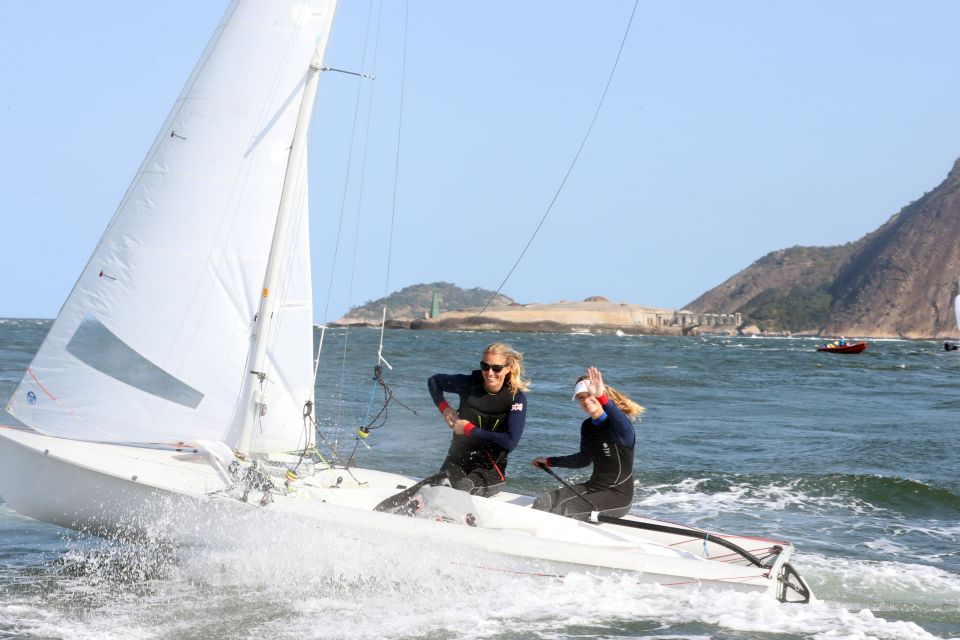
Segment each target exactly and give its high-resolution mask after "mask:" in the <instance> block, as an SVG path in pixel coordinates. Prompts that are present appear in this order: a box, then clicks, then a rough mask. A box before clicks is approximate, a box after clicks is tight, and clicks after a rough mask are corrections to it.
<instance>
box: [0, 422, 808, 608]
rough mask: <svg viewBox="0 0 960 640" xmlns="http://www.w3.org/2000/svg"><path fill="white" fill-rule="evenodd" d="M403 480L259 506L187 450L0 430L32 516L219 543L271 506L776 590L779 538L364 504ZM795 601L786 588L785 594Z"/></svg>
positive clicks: (579, 562) (317, 478) (601, 566)
mask: <svg viewBox="0 0 960 640" xmlns="http://www.w3.org/2000/svg"><path fill="white" fill-rule="evenodd" d="M413 482H414V480H413V479H411V478H407V477H404V476H399V475H396V474H390V473H384V472H381V471H374V470H369V469H349V470H344V469H342V468H330V467H325V468H321V469H315V470H313V471H312V473H311V474H310V475H309V476H307V477H304V478H302V479H301V480H298V481H297V482H296V483H295V484H294V487H293V490H292V491H291V492H270V497H271V500H270V502H269V504H266V505H265V506H260V499H261V497H262V496H263V494H262V493H259V492H253V493H251V494H250V495H249V497H248V501H247V502H243V501H241V500H240V499H238V498H237V497H236V494H235V492H233V493H231V492H228V491H227V489H228V488H229V483H228V479H227V478H225V477H224V474H223V473H222V471H218V470H217V469H215V468H214V466H212V465H211V464H210V463H209V462H208V460H207V458H206V457H205V456H203V455H200V454H196V453H194V452H192V451H175V450H160V449H150V448H138V447H129V446H123V445H112V444H99V443H89V442H78V441H73V440H66V439H61V438H54V437H49V436H43V435H39V434H36V433H32V432H28V431H22V430H17V429H11V428H0V495H2V496H3V497H4V499H5V500H6V502H7V503H8V504H9V505H10V506H11V507H12V508H14V509H15V510H17V511H18V512H20V513H22V514H24V515H27V516H30V517H33V518H36V519H38V520H42V521H44V522H49V523H52V524H55V525H59V526H62V527H67V528H70V529H76V530H80V531H89V532H92V533H95V534H98V535H102V536H105V537H114V538H123V539H131V540H146V541H150V542H153V543H171V544H188V545H195V544H211V543H214V542H216V543H227V544H229V542H227V541H228V540H229V536H230V532H231V531H235V530H236V528H237V527H238V526H243V522H244V519H245V518H261V517H263V514H267V513H270V514H275V517H276V518H277V520H278V523H279V521H283V520H287V519H291V520H293V521H296V522H298V523H300V524H303V523H306V524H308V525H309V526H339V527H348V528H352V529H354V530H355V531H357V532H359V534H358V535H359V536H361V537H362V535H363V532H365V531H366V532H369V533H370V535H375V532H379V533H383V534H389V535H391V536H407V537H409V539H411V540H415V541H419V542H421V543H423V542H425V543H427V544H429V545H444V546H447V545H450V546H454V547H456V548H457V549H460V550H471V551H472V552H475V553H477V554H479V555H478V558H480V557H482V558H485V559H484V560H477V561H476V562H478V563H480V565H481V566H488V567H490V568H496V569H498V570H513V571H518V572H533V573H538V574H548V575H564V574H566V573H568V572H570V571H590V572H600V573H606V572H631V573H635V574H636V575H637V577H638V579H639V580H642V581H653V582H658V583H661V584H665V585H671V586H680V585H684V586H687V585H722V586H724V587H727V588H733V589H738V590H749V591H762V592H765V593H768V594H770V595H772V596H774V597H780V595H781V590H782V589H781V582H780V581H779V580H778V579H777V578H778V576H780V575H781V573H782V572H783V569H784V566H785V564H786V561H787V559H788V558H789V556H790V555H791V553H792V551H793V549H792V547H791V546H790V545H789V543H774V542H773V541H770V540H760V539H757V538H738V537H734V536H723V537H724V538H725V539H726V540H729V541H731V542H734V543H736V544H738V545H741V546H743V547H745V548H747V549H748V550H749V551H751V552H754V553H757V554H758V555H759V554H761V553H762V552H761V551H760V550H761V549H769V548H771V547H772V545H773V544H777V545H780V547H781V548H782V551H781V552H780V553H779V555H778V556H777V557H776V558H775V560H772V561H771V562H769V563H768V564H769V566H767V567H758V566H755V565H753V564H751V563H749V562H747V561H745V560H744V558H742V557H740V556H737V555H736V554H734V553H731V552H730V551H729V550H728V549H725V548H724V547H722V546H719V545H716V544H713V543H711V544H706V545H705V543H704V540H703V538H702V537H701V536H697V537H694V536H691V535H683V536H678V535H676V534H675V533H665V532H656V531H647V530H638V529H634V528H629V527H626V526H619V525H615V524H599V525H597V524H590V523H585V522H579V521H575V520H571V519H569V518H563V517H560V516H556V515H553V514H548V513H544V512H540V511H535V510H532V509H530V508H529V506H528V505H529V503H530V499H529V498H528V497H525V496H518V495H516V494H509V493H501V494H498V495H497V496H496V497H494V498H491V499H485V498H477V497H470V496H467V495H466V494H461V493H460V492H452V490H449V491H451V492H452V494H455V495H454V497H455V498H456V499H457V500H461V501H462V500H467V501H468V502H467V504H468V505H469V507H470V511H471V512H472V513H474V514H475V515H476V519H477V523H478V526H466V525H463V524H459V525H458V524H456V523H451V522H438V521H436V520H435V519H424V518H415V517H404V516H397V515H393V514H389V513H382V512H377V511H374V510H373V509H374V507H375V506H376V505H377V504H378V503H380V502H381V501H382V500H384V499H385V498H387V497H389V496H391V495H393V494H395V493H396V492H397V490H398V488H403V487H407V486H410V485H411V484H413ZM275 484H277V485H281V484H282V480H278V481H275ZM457 496H459V497H457ZM631 519H632V520H633V521H634V522H648V523H653V524H660V525H668V524H669V523H658V522H657V521H652V520H645V519H641V518H636V517H633V516H631ZM219 533H223V534H224V535H223V537H222V538H221V537H220V535H219ZM718 537H719V536H718ZM704 552H706V557H705V556H704ZM796 580H799V578H798V577H797V579H796ZM801 584H802V581H801ZM803 586H804V587H805V585H803ZM801 599H802V598H801V597H800V596H797V594H795V593H794V594H792V597H791V598H790V600H791V601H797V600H801Z"/></svg>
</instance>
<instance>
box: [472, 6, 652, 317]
mask: <svg viewBox="0 0 960 640" xmlns="http://www.w3.org/2000/svg"><path fill="white" fill-rule="evenodd" d="M639 2H640V0H634V3H633V10H632V11H631V12H630V20H628V21H627V28H626V29H624V31H623V39H621V40H620V48H619V49H618V50H617V57H616V59H615V60H614V61H613V67H612V68H611V69H610V75H609V76H608V77H607V84H606V86H604V88H603V94H601V96H600V102H599V103H598V104H597V108H596V110H595V111H594V112H593V118H592V119H591V120H590V126H588V127H587V131H586V133H584V134H583V140H581V141H580V146H579V148H577V152H576V154H574V156H573V160H572V161H571V162H570V166H569V167H568V168H567V172H566V173H565V174H564V176H563V179H562V180H561V181H560V186H559V187H557V190H556V192H555V193H554V194H553V198H552V199H551V200H550V204H549V205H547V210H546V211H544V212H543V217H542V218H540V223H539V224H538V225H537V228H536V229H534V230H533V234H532V235H531V236H530V239H529V240H528V241H527V244H526V246H525V247H524V248H523V251H521V252H520V256H519V257H517V261H516V262H514V263H513V266H512V267H510V272H509V273H507V276H506V277H505V278H504V279H503V282H501V283H500V286H499V287H497V290H496V291H495V292H494V294H493V295H492V296H490V299H489V300H487V302H486V304H484V305H483V308H482V309H480V311H478V312H477V315H475V316H474V318H479V317H480V316H481V315H482V314H483V312H484V311H486V310H487V307H489V306H490V304H491V303H492V302H493V301H494V300H495V299H496V297H497V296H498V295H500V292H501V291H502V290H503V287H504V286H505V285H506V284H507V280H509V279H510V276H512V275H513V272H514V271H516V269H517V267H518V266H519V265H520V261H521V260H523V256H524V255H526V253H527V250H528V249H529V248H530V245H532V244H533V240H534V238H536V237H537V233H539V232H540V227H542V226H543V223H544V222H546V220H547V216H548V215H550V211H552V210H553V205H554V204H556V202H557V198H559V197H560V192H562V191H563V187H564V185H566V184H567V178H569V177H570V174H571V173H573V168H574V167H575V166H576V164H577V160H579V159H580V154H581V153H582V152H583V148H584V147H585V146H586V144H587V139H588V138H589V137H590V132H591V131H593V125H595V124H596V123H597V118H598V117H599V116H600V110H601V109H602V108H603V103H604V101H605V100H606V98H607V92H608V91H609V90H610V85H611V84H612V83H613V76H614V74H615V73H616V72H617V66H618V65H619V64H620V56H621V55H622V54H623V47H624V46H625V45H626V44H627V36H629V35H630V27H631V26H632V25H633V17H634V16H635V15H636V13H637V5H638V4H639Z"/></svg>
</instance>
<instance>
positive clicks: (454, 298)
mask: <svg viewBox="0 0 960 640" xmlns="http://www.w3.org/2000/svg"><path fill="white" fill-rule="evenodd" d="M434 292H436V293H437V294H438V295H439V296H440V309H441V311H459V310H461V309H469V308H474V307H482V306H484V305H485V304H487V303H488V302H490V300H491V298H493V301H492V302H490V306H491V307H497V306H506V305H510V304H514V302H513V300H511V299H510V298H508V297H507V296H505V295H501V294H497V295H496V296H495V297H494V292H493V291H488V290H487V289H481V288H479V287H474V288H473V289H461V288H460V287H458V286H456V285H454V284H451V283H449V282H433V283H430V284H415V285H411V286H409V287H405V288H403V289H401V290H400V291H395V292H393V293H391V294H390V295H389V296H387V297H385V298H380V299H378V300H373V301H371V302H367V303H366V304H364V305H362V306H359V307H354V308H353V309H351V310H350V311H349V312H348V313H347V314H346V315H345V316H343V317H342V318H340V319H339V320H337V321H336V322H334V323H333V324H335V325H354V324H361V325H379V324H380V319H381V318H382V316H383V306H384V304H386V305H387V323H388V324H392V325H394V326H397V325H400V326H405V325H409V324H410V322H412V321H413V320H422V319H423V318H425V317H427V316H428V315H429V313H430V305H431V303H432V301H433V294H434Z"/></svg>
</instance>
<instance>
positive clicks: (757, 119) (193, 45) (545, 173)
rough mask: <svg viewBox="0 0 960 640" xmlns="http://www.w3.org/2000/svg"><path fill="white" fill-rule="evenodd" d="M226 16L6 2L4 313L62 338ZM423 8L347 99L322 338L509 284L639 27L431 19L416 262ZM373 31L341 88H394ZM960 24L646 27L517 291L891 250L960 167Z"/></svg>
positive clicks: (681, 282) (612, 7) (661, 300)
mask: <svg viewBox="0 0 960 640" xmlns="http://www.w3.org/2000/svg"><path fill="white" fill-rule="evenodd" d="M225 4H226V3H225V2H219V1H217V2H213V1H211V0H190V1H186V0H168V1H167V2H163V3H129V2H120V1H113V0H104V1H102V2H91V3H73V2H47V3H27V2H13V1H12V0H8V1H6V2H2V3H0V69H2V71H0V74H2V75H0V77H2V82H0V141H2V145H0V216H2V218H0V219H2V221H3V235H4V238H5V242H4V243H3V251H2V252H0V272H2V274H3V276H2V280H0V282H2V283H3V284H2V288H0V294H2V296H0V316H13V317H54V316H55V315H56V313H57V311H58V309H59V306H60V304H61V303H62V302H63V300H64V299H65V297H66V295H67V293H69V290H70V288H71V287H72V286H73V283H74V281H75V279H76V277H77V275H78V274H79V273H80V270H81V268H82V266H83V264H84V263H85V261H86V259H87V258H88V256H89V255H90V253H91V252H92V250H93V248H94V246H95V245H96V242H97V240H98V239H99V237H100V234H101V233H102V231H103V229H104V227H105V226H106V224H107V222H108V221H109V219H110V217H111V215H112V213H113V211H114V208H115V207H116V205H117V204H118V203H119V201H120V198H121V197H122V195H123V193H124V191H125V190H126V187H127V185H128V183H129V182H130V180H131V179H132V177H133V174H134V172H135V171H136V169H137V167H138V166H139V164H140V162H141V160H142V158H143V155H144V154H145V153H146V151H147V149H148V147H149V145H150V143H151V142H152V140H153V138H154V136H155V135H156V133H157V130H158V128H159V127H160V125H161V123H162V122H163V119H164V117H165V116H166V114H167V112H168V110H169V109H170V107H171V106H172V105H173V101H174V100H175V98H176V96H177V94H178V93H179V91H180V88H181V87H182V85H183V83H184V82H185V80H186V78H187V76H188V75H189V73H190V71H191V69H192V68H193V65H194V63H195V62H196V59H197V58H198V57H199V55H200V53H201V51H202V50H203V47H204V46H205V44H206V42H207V39H208V38H209V36H210V34H211V33H212V31H213V29H214V28H215V26H216V24H217V22H218V20H219V18H220V15H221V14H222V12H223V9H224V7H225ZM404 7H405V5H404V4H402V3H401V2H399V1H393V0H390V1H388V2H386V3H384V6H383V8H382V12H383V13H382V27H381V30H380V35H381V38H380V44H379V47H378V48H377V54H376V60H377V68H376V70H375V73H376V75H377V80H375V81H373V82H372V83H371V82H370V81H362V80H357V79H355V78H353V77H351V76H346V75H340V74H325V76H324V78H322V80H321V86H320V93H319V99H318V109H317V114H316V117H315V120H314V126H313V130H312V136H311V140H312V143H313V150H312V156H311V171H312V178H311V198H312V203H313V210H314V229H313V236H314V251H315V273H314V282H315V305H316V319H317V320H318V321H322V320H324V319H329V320H332V319H336V318H337V317H339V316H340V315H342V314H343V313H344V312H345V311H346V310H347V309H348V308H349V307H350V306H352V305H356V304H362V303H363V302H366V301H368V300H371V299H375V298H378V297H380V296H382V295H383V294H384V293H385V292H387V291H394V290H397V289H399V288H402V287H404V286H407V285H410V284H415V283H419V282H431V281H437V280H445V281H449V282H454V283H456V284H458V285H460V286H462V287H484V288H488V289H495V288H496V287H497V286H498V285H499V284H500V282H501V281H502V280H503V278H504V277H505V276H506V274H507V272H508V271H509V269H510V267H511V266H512V264H513V262H514V260H515V259H516V258H517V256H518V255H519V254H520V251H521V250H522V249H523V247H524V245H525V244H526V243H527V240H528V239H529V237H530V235H531V233H532V232H533V230H534V229H535V228H536V226H537V224H538V222H539V221H540V218H541V216H542V215H543V213H544V211H545V210H546V207H547V205H548V204H549V203H550V201H551V199H552V197H553V195H554V192H555V191H556V189H557V187H558V185H559V184H560V181H561V180H562V178H563V176H564V174H565V173H566V171H567V168H568V166H569V164H570V162H571V160H572V158H573V156H574V153H575V152H576V150H577V148H578V146H579V144H580V141H581V138H582V136H583V134H584V132H585V130H586V128H587V126H588V124H589V122H590V119H591V117H592V115H593V111H594V109H595V108H596V105H597V102H598V100H599V98H600V95H601V93H602V91H603V87H604V84H605V83H606V80H607V76H608V74H609V71H610V68H611V65H612V64H613V61H614V59H615V56H616V53H617V49H618V47H619V43H620V38H621V36H622V33H623V29H624V28H625V26H626V24H627V20H628V18H629V16H630V13H631V10H632V8H633V2H632V1H612V0H610V1H606V2H602V3H590V4H585V3H582V2H573V1H562V0H557V1H553V2H547V1H536V0H530V1H527V2H515V1H502V2H501V1H497V0H488V1H486V2H483V3H479V2H441V1H440V0H433V1H420V0H413V1H412V2H411V3H410V7H409V28H408V49H407V58H406V60H407V63H406V76H405V82H404V83H403V87H402V88H403V119H402V122H403V126H402V129H401V130H400V151H399V172H398V182H397V191H396V193H397V196H396V210H395V219H394V223H393V224H394V238H393V243H392V248H391V247H390V245H389V243H388V230H389V228H390V226H391V215H392V211H393V204H392V203H393V193H394V183H393V175H394V165H395V161H396V158H397V146H396V145H397V136H398V122H399V114H400V109H399V104H400V88H401V83H400V79H401V65H400V61H401V56H402V30H401V26H402V24H403V9H404ZM369 11H370V5H369V3H368V2H360V1H357V0H343V2H342V5H341V7H340V10H339V14H338V18H337V23H336V24H335V26H334V35H333V40H332V44H331V48H330V50H329V52H328V56H327V63H328V64H329V65H330V66H333V67H339V68H344V69H351V70H359V69H360V68H361V66H363V67H364V68H365V69H366V70H370V69H371V68H372V61H373V57H374V54H373V48H372V46H369V47H368V48H367V54H366V61H367V62H366V64H365V65H361V61H362V60H363V59H364V47H363V43H364V32H365V28H366V26H365V25H366V22H365V21H366V18H367V16H368V13H369ZM373 11H374V14H376V12H377V11H378V8H377V6H376V5H375V6H374V8H373ZM957 24H960V3H957V2H949V1H942V2H932V1H931V2H926V1H922V0H921V1H920V2H916V3H909V4H908V3H899V2H857V1H854V2H844V3H835V2H816V1H815V2H802V3H801V2H794V3H769V2H768V3H761V2H709V1H706V0H704V1H691V2H683V3H675V2H657V3H653V2H641V3H640V4H639V6H638V9H637V13H636V17H635V19H634V23H633V27H632V29H631V32H630V36H629V39H628V40H627V43H626V47H625V49H624V52H623V57H622V59H621V61H620V65H619V67H618V69H617V73H616V75H615V77H614V80H613V84H612V86H611V88H610V92H609V94H608V96H607V100H606V102H605V105H604V108H603V110H602V111H601V113H600V117H599V120H598V121H597V124H596V126H595V128H594V130H593V132H592V134H591V136H590V138H589V139H588V141H587V144H586V147H585V148H584V151H583V154H582V155H581V157H580V160H579V161H578V163H577V165H576V166H575V167H574V170H573V172H572V174H571V176H570V178H569V180H568V182H567V184H566V186H565V188H564V190H563V191H562V192H561V194H560V197H559V198H558V199H557V202H556V204H555V205H554V207H553V210H552V212H551V213H550V216H549V217H548V218H547V221H546V223H545V224H544V226H543V228H542V230H541V232H540V234H539V235H538V237H537V239H536V240H535V242H534V244H533V246H532V247H531V249H530V250H529V252H528V253H527V255H526V257H525V258H524V260H523V262H521V264H520V266H519V267H518V268H517V270H516V272H515V273H514V274H513V276H512V277H511V279H510V280H509V282H508V283H507V284H506V286H505V287H504V293H505V294H507V295H509V296H511V297H513V298H514V299H516V300H518V301H520V302H553V301H558V300H579V299H582V298H584V297H587V296H590V295H605V296H607V297H608V298H611V299H613V300H618V301H622V302H630V303H636V304H647V305H653V306H664V307H680V306H682V305H683V304H684V303H686V302H689V301H690V300H692V299H694V298H695V297H697V296H698V295H700V294H701V293H703V292H704V291H706V290H708V289H710V288H712V287H714V286H716V285H717V284H719V283H720V282H722V281H724V280H725V279H726V278H728V277H729V276H731V275H733V274H734V273H736V272H737V271H739V270H740V269H742V268H744V267H746V266H747V265H749V264H750V263H751V262H753V261H754V260H756V259H757V258H759V257H761V256H762V255H764V254H765V253H767V252H769V251H772V250H775V249H780V248H786V247H790V246H793V245H832V244H842V243H845V242H850V241H853V240H856V239H857V238H859V237H861V236H862V235H863V234H865V233H867V232H869V231H872V230H873V229H875V228H876V227H878V226H879V225H880V224H882V223H883V222H884V221H885V220H886V219H887V218H889V216H890V215H892V214H894V213H896V212H897V211H898V210H899V209H900V208H901V207H903V206H905V205H907V204H909V203H910V202H911V201H913V200H915V199H917V198H918V197H920V196H921V195H922V194H923V193H924V192H926V191H929V190H930V189H932V188H934V187H935V186H936V185H937V184H939V183H940V181H941V180H942V179H943V178H944V177H945V176H946V174H947V172H948V170H949V169H950V167H951V165H952V163H953V162H954V160H955V159H956V158H957V157H958V156H960V83H958V82H957V81H956V79H957V72H956V61H957V60H958V59H960V51H958V49H960V41H958V40H957V38H956V34H955V28H956V25H957ZM358 82H360V83H362V87H361V96H362V97H363V98H364V102H363V103H362V104H367V101H366V98H367V97H368V96H369V95H370V92H371V88H372V100H371V101H370V102H369V104H371V105H372V106H371V111H370V118H369V120H370V123H371V126H370V130H369V143H368V145H367V153H366V163H367V168H366V171H365V173H364V180H363V183H364V184H363V196H362V200H361V199H360V196H359V194H360V189H359V182H360V181H359V176H360V174H361V171H360V168H359V167H360V164H359V158H360V157H361V156H362V148H363V146H362V144H361V142H362V140H363V139H364V136H365V135H366V133H365V131H366V129H365V128H364V127H361V129H360V131H359V132H358V134H357V137H356V140H357V142H356V146H355V151H354V154H353V166H352V169H351V171H350V174H349V175H350V177H349V179H348V178H347V171H346V167H347V158H348V156H349V143H350V139H351V135H350V134H351V130H352V123H353V119H354V99H355V95H356V91H357V83H358ZM359 113H360V116H359V118H358V120H359V122H360V123H361V124H365V122H366V121H367V110H366V108H365V107H363V106H361V108H360V112H359ZM344 193H346V194H347V196H346V199H343V194H344ZM358 202H360V203H361V206H358ZM341 208H342V209H343V211H344V224H343V227H342V231H341V237H340V240H339V242H340V248H339V250H337V263H336V265H335V271H334V280H335V281H336V282H337V283H338V284H337V285H335V287H334V288H333V289H332V290H328V283H329V281H330V279H331V275H330V274H331V268H333V267H332V256H333V254H334V246H335V242H336V231H337V228H338V223H337V220H338V219H339V216H340V211H341ZM358 210H359V220H360V221H359V225H358V223H357V217H358ZM357 229H359V233H358V232H357ZM355 243H356V246H357V247H358V251H357V252H356V255H355V254H354V250H353V248H354V244H355ZM388 253H389V255H390V264H389V275H388V269H387V255H388ZM351 283H352V284H351ZM328 298H329V300H330V303H329V305H328V304H327V300H328Z"/></svg>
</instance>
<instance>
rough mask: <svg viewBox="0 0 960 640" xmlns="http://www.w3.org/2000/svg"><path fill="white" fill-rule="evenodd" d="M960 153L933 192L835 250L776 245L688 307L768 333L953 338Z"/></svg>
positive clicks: (959, 262)
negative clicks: (734, 317)
mask: <svg viewBox="0 0 960 640" xmlns="http://www.w3.org/2000/svg"><path fill="white" fill-rule="evenodd" d="M958 278H960V160H958V161H957V162H956V163H954V166H953V169H952V170H951V171H950V173H949V175H947V178H946V179H945V180H944V181H943V182H942V183H941V184H940V185H939V186H938V187H936V188H935V189H934V190H933V191H930V192H929V193H927V194H925V195H924V196H923V197H922V198H920V199H919V200H917V201H915V202H913V203H911V204H909V205H908V206H906V207H904V208H903V209H901V210H900V212H899V213H897V214H895V215H894V216H892V217H891V218H890V219H889V220H888V221H887V222H886V223H885V224H884V225H883V226H881V227H880V228H879V229H877V230H876V231H874V232H872V233H870V234H867V235H866V236H864V237H863V238H861V239H860V240H857V241H856V242H853V243H849V244H846V245H843V246H839V247H793V248H792V249H785V250H782V251H774V252H773V253H770V254H768V255H766V256H764V257H763V258H761V259H760V260H757V261H756V262H755V263H753V264H752V265H750V266H749V267H747V268H746V269H744V270H743V271H741V272H740V273H738V274H736V275H734V276H733V277H731V278H730V279H728V280H727V281H726V282H724V283H723V284H721V285H719V286H718V287H716V288H714V289H712V290H710V291H708V292H707V293H705V294H703V295H702V296H700V297H699V298H697V299H696V300H694V301H693V302H691V303H689V304H688V305H687V306H686V308H687V309H690V310H691V311H695V312H698V313H707V312H713V311H718V310H722V311H725V312H731V311H738V312H741V313H742V314H743V315H744V317H745V318H747V320H748V321H750V322H754V323H756V324H757V325H759V326H760V327H761V328H762V329H764V330H766V331H780V330H787V331H793V332H805V333H819V334H821V335H841V334H842V335H856V336H873V337H904V338H943V337H955V336H956V334H957V323H956V319H955V318H954V313H953V310H952V308H953V298H954V296H956V295H957V293H958V285H957V279H958Z"/></svg>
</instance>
